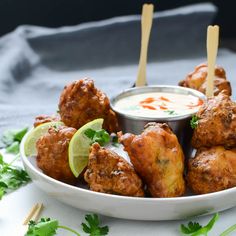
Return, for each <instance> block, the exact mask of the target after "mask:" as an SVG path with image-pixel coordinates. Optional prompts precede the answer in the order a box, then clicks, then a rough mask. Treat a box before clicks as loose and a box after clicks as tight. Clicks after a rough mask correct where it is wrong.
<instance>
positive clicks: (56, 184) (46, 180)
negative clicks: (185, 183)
mask: <svg viewBox="0 0 236 236" xmlns="http://www.w3.org/2000/svg"><path fill="white" fill-rule="evenodd" d="M26 137H27V134H26V135H25V137H24V138H23V140H22V142H21V147H20V152H21V158H22V161H23V164H24V167H25V169H26V171H27V172H28V174H29V175H30V177H31V179H32V180H33V182H34V183H35V184H36V185H37V186H38V187H39V188H40V189H42V190H43V191H44V192H46V193H47V194H48V195H50V196H52V197H54V198H55V199H57V200H59V201H62V202H64V203H66V204H68V205H71V206H73V207H76V208H79V209H82V210H86V211H90V212H94V213H99V214H103V215H106V216H111V217H117V218H123V219H132V220H178V219H185V218H189V217H192V216H196V215H205V214H210V213H215V212H218V211H222V210H225V209H229V208H231V207H234V206H236V187H234V188H231V189H227V190H224V191H220V192H215V193H209V194H204V195H195V196H185V197H176V198H138V197H123V196H117V195H111V194H104V193H97V192H93V191H90V190H87V189H83V188H80V187H75V186H71V185H68V184H65V183H62V182H60V181H57V180H55V179H53V178H51V177H49V176H47V175H45V174H43V173H42V171H41V170H40V169H39V168H38V167H37V166H36V163H35V158H33V157H30V158H27V157H26V156H25V153H24V142H25V139H26Z"/></svg>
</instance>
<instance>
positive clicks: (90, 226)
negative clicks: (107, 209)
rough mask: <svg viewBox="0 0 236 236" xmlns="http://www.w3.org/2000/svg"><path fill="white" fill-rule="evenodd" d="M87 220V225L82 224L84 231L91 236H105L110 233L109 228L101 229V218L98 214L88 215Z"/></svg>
mask: <svg viewBox="0 0 236 236" xmlns="http://www.w3.org/2000/svg"><path fill="white" fill-rule="evenodd" d="M85 220H86V221H87V223H82V227H83V231H84V232H85V233H87V234H89V235H90V236H103V235H107V234H108V232H109V228H108V226H104V227H100V226H99V224H100V222H99V218H98V215H97V214H93V215H86V216H85Z"/></svg>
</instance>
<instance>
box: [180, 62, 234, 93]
mask: <svg viewBox="0 0 236 236" xmlns="http://www.w3.org/2000/svg"><path fill="white" fill-rule="evenodd" d="M207 69H208V68H207V65H206V64H200V65H198V66H196V67H195V70H194V71H193V72H191V73H190V74H188V75H187V77H186V79H185V80H182V81H180V82H179V85H180V86H183V87H187V88H192V89H196V90H198V91H200V92H202V93H204V94H206V79H207V73H208V72H207ZM223 90H225V93H226V94H227V95H229V96H231V85H230V82H229V81H228V80H227V79H226V75H225V70H224V69H223V68H222V67H220V66H216V67H215V78H214V95H218V94H219V93H220V92H221V91H223Z"/></svg>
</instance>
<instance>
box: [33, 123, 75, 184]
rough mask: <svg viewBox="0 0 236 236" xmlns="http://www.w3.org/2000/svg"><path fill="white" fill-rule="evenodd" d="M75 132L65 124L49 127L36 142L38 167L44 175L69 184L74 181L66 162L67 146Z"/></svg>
mask: <svg viewBox="0 0 236 236" xmlns="http://www.w3.org/2000/svg"><path fill="white" fill-rule="evenodd" d="M75 132H76V129H74V128H69V127H65V126H59V127H51V128H49V130H48V132H47V133H46V134H45V135H43V136H42V137H41V138H40V139H39V140H38V141H37V144H36V147H37V151H38V155H37V158H36V161H37V165H38V167H39V168H40V169H41V170H42V171H43V172H44V173H45V174H46V175H48V176H50V177H52V178H54V179H57V180H60V181H63V182H65V183H70V184H74V183H75V182H76V178H75V176H74V175H73V173H72V172H71V170H70V167H69V162H68V146H69V142H70V140H71V138H72V136H73V135H74V133H75Z"/></svg>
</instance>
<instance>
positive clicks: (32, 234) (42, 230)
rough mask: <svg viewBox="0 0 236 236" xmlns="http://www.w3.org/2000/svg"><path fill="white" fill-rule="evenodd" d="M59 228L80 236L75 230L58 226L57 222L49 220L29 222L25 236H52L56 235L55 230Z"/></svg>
mask: <svg viewBox="0 0 236 236" xmlns="http://www.w3.org/2000/svg"><path fill="white" fill-rule="evenodd" d="M59 228H61V229H64V230H67V231H70V232H71V233H73V234H75V235H77V236H80V234H79V233H78V232H76V231H75V230H73V229H71V228H69V227H67V226H62V225H59V222H58V220H51V219H50V218H41V219H40V221H39V222H35V221H32V220H31V221H30V222H29V224H28V230H27V232H26V234H25V236H53V235H56V233H57V229H59Z"/></svg>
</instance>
